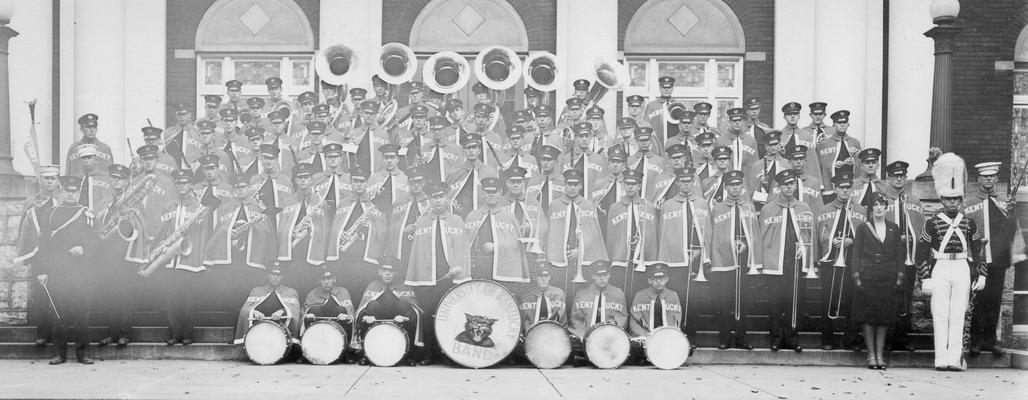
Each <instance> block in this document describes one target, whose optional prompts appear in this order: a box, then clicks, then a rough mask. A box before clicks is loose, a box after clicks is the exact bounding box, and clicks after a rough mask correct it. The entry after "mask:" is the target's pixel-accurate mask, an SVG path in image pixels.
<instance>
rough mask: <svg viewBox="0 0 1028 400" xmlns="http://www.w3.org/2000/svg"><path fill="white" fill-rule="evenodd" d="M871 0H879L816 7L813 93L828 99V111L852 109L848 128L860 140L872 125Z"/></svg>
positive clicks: (833, 0) (833, 1) (829, 1)
mask: <svg viewBox="0 0 1028 400" xmlns="http://www.w3.org/2000/svg"><path fill="white" fill-rule="evenodd" d="M868 1H880V0H818V1H817V5H816V7H815V8H814V14H815V17H816V19H817V24H816V28H815V34H814V37H815V38H814V45H815V58H814V97H815V98H816V99H818V100H820V101H824V102H826V103H828V113H829V114H831V113H833V112H835V111H838V110H842V109H846V110H850V113H851V114H850V128H849V131H848V132H849V133H850V134H851V135H852V136H853V137H854V138H856V139H858V140H860V142H861V143H866V141H865V135H866V132H867V130H868V129H869V127H868V126H867V123H866V121H865V119H866V118H867V105H866V99H867V89H866V86H867V84H868V79H867V72H868V71H867V61H865V60H866V58H867V56H868V54H867V35H868V34H867V18H868V15H867V9H868V7H867V2H868ZM776 41H777V40H776ZM828 123H829V124H830V123H831V120H829V121H828Z"/></svg>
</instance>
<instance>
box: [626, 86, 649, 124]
mask: <svg viewBox="0 0 1028 400" xmlns="http://www.w3.org/2000/svg"><path fill="white" fill-rule="evenodd" d="M644 103H646V99H645V98H644V97H642V96H640V95H637V94H633V95H630V96H626V97H625V104H627V105H628V107H627V108H625V114H624V115H625V118H628V119H631V120H632V121H634V122H635V126H633V127H632V128H633V129H634V128H635V127H636V126H650V120H649V118H646V114H645V113H643V105H644Z"/></svg>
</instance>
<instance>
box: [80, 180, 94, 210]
mask: <svg viewBox="0 0 1028 400" xmlns="http://www.w3.org/2000/svg"><path fill="white" fill-rule="evenodd" d="M81 190H82V191H81V192H79V204H81V205H83V206H85V207H86V208H90V206H91V204H89V200H90V199H89V175H86V176H84V177H82V189H81Z"/></svg>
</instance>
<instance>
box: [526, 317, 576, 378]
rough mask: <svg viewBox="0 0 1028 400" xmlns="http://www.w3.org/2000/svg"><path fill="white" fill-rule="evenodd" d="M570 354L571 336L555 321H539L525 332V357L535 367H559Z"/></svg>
mask: <svg viewBox="0 0 1028 400" xmlns="http://www.w3.org/2000/svg"><path fill="white" fill-rule="evenodd" d="M570 355H571V337H570V336H568V330H567V329H565V328H564V325H561V324H560V323H559V322H557V321H539V322H538V323H536V324H535V325H532V327H531V328H528V331H526V332H525V357H526V358H528V361H530V362H532V365H535V366H536V367H537V368H543V369H550V368H559V367H560V366H561V365H564V362H565V361H567V360H568V357H569V356H570Z"/></svg>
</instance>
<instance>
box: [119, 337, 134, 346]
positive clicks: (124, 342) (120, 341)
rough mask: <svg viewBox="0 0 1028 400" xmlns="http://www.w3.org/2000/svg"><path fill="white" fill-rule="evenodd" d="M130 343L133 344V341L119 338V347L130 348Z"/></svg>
mask: <svg viewBox="0 0 1028 400" xmlns="http://www.w3.org/2000/svg"><path fill="white" fill-rule="evenodd" d="M129 342H131V341H130V340H129V338H127V337H122V338H119V339H118V347H125V346H128V344H129Z"/></svg>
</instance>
